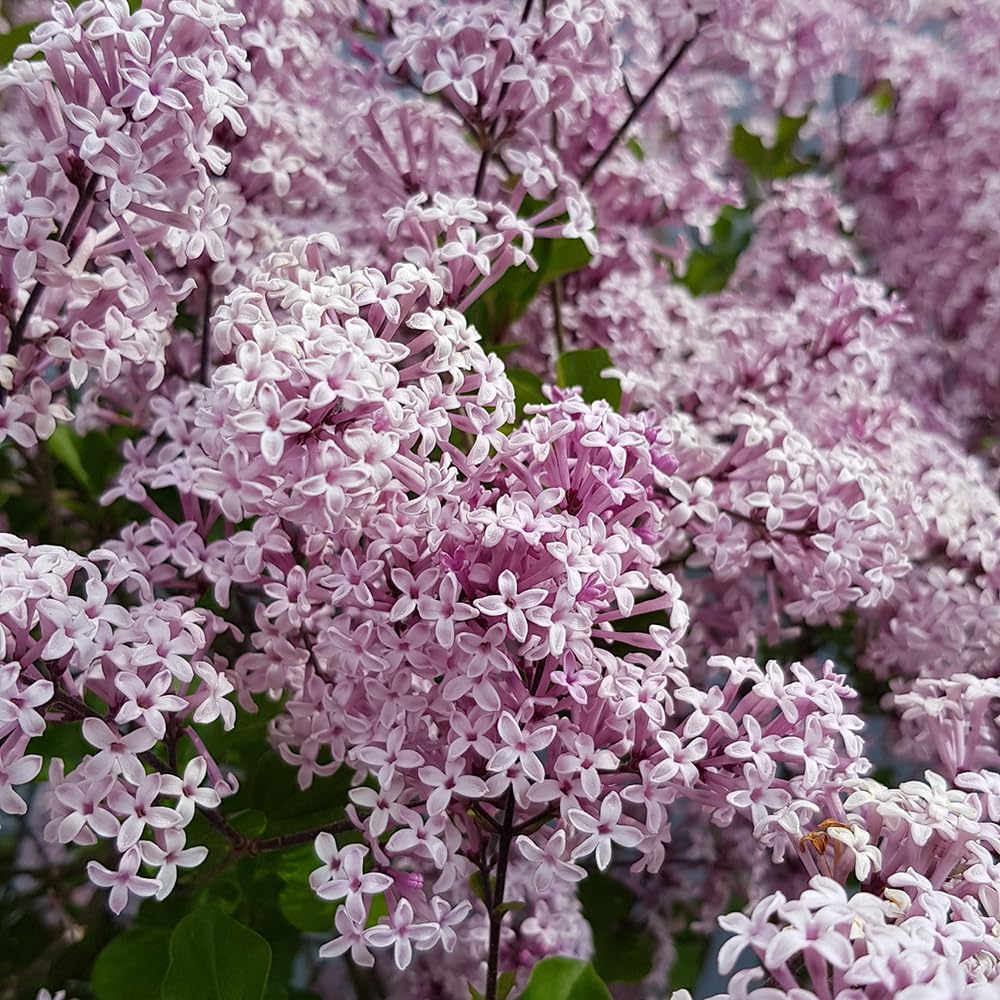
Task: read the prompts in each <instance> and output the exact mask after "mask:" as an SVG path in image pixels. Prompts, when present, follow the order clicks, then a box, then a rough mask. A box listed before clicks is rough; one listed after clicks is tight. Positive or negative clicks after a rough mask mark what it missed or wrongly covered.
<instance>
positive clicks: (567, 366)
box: [556, 347, 622, 410]
mask: <svg viewBox="0 0 1000 1000" xmlns="http://www.w3.org/2000/svg"><path fill="white" fill-rule="evenodd" d="M610 367H612V365H611V358H610V356H609V355H608V352H607V351H606V350H604V348H603V347H596V348H594V349H592V350H588V351H567V352H566V353H565V354H560V355H559V359H558V360H557V361H556V375H557V378H558V381H559V385H560V386H562V387H563V388H564V389H567V388H570V387H571V386H576V385H578V386H579V387H580V389H581V390H582V392H583V398H584V399H585V400H586V401H587V402H588V403H593V402H595V401H596V400H598V399H605V400H607V401H608V402H609V403H610V404H611V406H612V407H613V408H614V409H616V410H617V409H618V406H619V404H620V403H621V401H622V386H621V382H619V381H618V380H617V379H613V378H603V377H602V376H601V372H602V371H603V370H604V369H605V368H610Z"/></svg>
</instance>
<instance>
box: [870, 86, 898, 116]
mask: <svg viewBox="0 0 1000 1000" xmlns="http://www.w3.org/2000/svg"><path fill="white" fill-rule="evenodd" d="M868 93H869V95H870V96H871V101H872V104H873V105H874V106H875V113H876V114H879V115H887V114H888V113H889V112H890V111H891V110H892V106H893V104H895V103H896V97H897V94H896V88H895V87H893V85H892V83H891V82H890V81H889V80H876V81H875V83H874V84H873V85H872V87H871V89H870V90H869V92H868Z"/></svg>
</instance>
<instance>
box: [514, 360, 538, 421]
mask: <svg viewBox="0 0 1000 1000" xmlns="http://www.w3.org/2000/svg"><path fill="white" fill-rule="evenodd" d="M507 378H509V379H510V383H511V385H513V386H514V403H515V405H516V407H517V419H518V420H522V419H523V418H524V408H525V407H526V406H537V405H539V404H541V403H547V402H548V400H547V399H546V398H545V396H544V395H543V394H542V380H541V379H540V378H539V377H538V376H537V375H536V374H535V373H534V372H529V371H528V369H527V368H508V369H507Z"/></svg>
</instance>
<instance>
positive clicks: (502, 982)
mask: <svg viewBox="0 0 1000 1000" xmlns="http://www.w3.org/2000/svg"><path fill="white" fill-rule="evenodd" d="M516 984H517V974H516V973H514V972H501V973H500V975H499V976H498V977H497V997H498V1000H507V997H509V996H510V995H511V993H512V992H513V991H514V986H515V985H516Z"/></svg>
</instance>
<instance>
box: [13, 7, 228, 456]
mask: <svg viewBox="0 0 1000 1000" xmlns="http://www.w3.org/2000/svg"><path fill="white" fill-rule="evenodd" d="M242 20H243V19H242V17H241V16H240V15H238V14H236V13H234V12H227V11H226V10H225V9H224V8H223V7H222V6H220V5H216V4H211V3H209V4H203V5H201V6H200V7H199V8H198V9H197V10H196V9H195V8H194V7H191V6H190V5H177V4H167V3H162V4H161V3H154V4H147V5H145V6H144V7H143V8H142V9H140V10H139V11H136V12H134V13H133V12H131V11H130V10H129V8H128V7H127V5H125V4H124V3H120V4H119V3H108V4H105V3H102V2H89V3H85V4H82V5H80V6H79V7H77V8H76V9H73V8H71V7H70V6H69V5H68V4H65V3H57V4H55V5H54V7H53V10H52V19H51V20H47V21H44V22H43V23H42V24H40V25H39V26H38V27H37V28H35V29H34V31H33V33H32V41H31V43H30V44H29V45H27V46H24V47H23V48H22V49H21V50H20V51H19V56H20V57H21V58H20V59H19V60H18V61H16V62H15V63H13V64H12V65H11V66H10V67H8V68H7V69H5V70H3V71H2V73H0V92H2V93H3V95H4V110H3V112H2V122H3V135H4V145H3V147H2V149H0V156H2V157H3V159H4V160H5V161H11V162H13V164H14V169H13V170H11V171H9V172H7V173H6V174H5V175H4V176H3V179H2V181H0V223H2V225H0V342H2V343H3V344H4V346H5V349H6V350H7V351H8V352H10V353H11V354H12V355H13V357H14V361H13V362H12V366H11V367H12V368H13V375H12V377H11V379H10V383H11V384H10V385H8V386H5V387H4V394H5V396H6V394H7V393H8V392H11V390H13V391H12V392H11V395H10V398H9V399H5V402H4V412H5V418H4V437H6V436H7V435H10V436H11V437H12V438H13V439H14V440H16V441H19V443H20V444H21V445H22V446H24V447H27V446H30V445H31V444H32V443H33V442H34V440H35V439H36V438H38V439H45V438H47V437H49V436H50V435H51V433H52V430H53V428H54V426H55V420H61V421H65V420H68V419H69V418H70V414H69V412H68V411H67V410H66V409H65V407H64V406H62V405H61V404H60V403H58V402H56V401H55V400H52V401H51V402H50V401H49V399H48V397H47V394H48V393H49V392H53V391H54V390H55V389H62V388H64V387H65V386H67V385H69V386H71V387H73V388H78V387H80V386H81V385H82V384H83V382H84V381H86V380H87V378H88V377H89V376H90V374H91V373H95V374H96V376H97V378H98V379H99V380H100V381H101V382H103V383H105V384H110V383H112V382H114V381H115V380H116V379H117V378H118V377H119V375H120V373H121V372H122V370H123V368H124V369H130V368H132V367H133V366H134V367H136V368H138V369H140V370H141V371H142V380H143V381H144V382H145V383H146V384H147V385H148V387H150V388H152V387H155V385H156V384H157V383H158V382H159V381H160V380H161V379H162V378H163V373H164V365H165V353H164V352H165V348H166V345H167V344H168V342H169V340H170V327H169V323H170V318H171V315H172V311H173V308H174V304H175V303H176V302H177V301H179V300H180V299H183V298H184V297H185V296H187V295H188V294H190V292H191V290H192V288H193V287H194V285H195V282H194V281H193V280H192V279H191V278H189V277H188V278H184V279H183V280H177V279H176V277H172V276H170V275H169V274H167V273H164V272H165V271H168V270H169V269H166V268H162V267H158V266H157V265H156V263H155V262H154V261H152V260H150V259H149V257H147V254H146V251H147V250H151V249H153V248H155V247H158V246H159V245H160V244H161V243H162V242H163V241H165V240H167V239H179V238H180V237H178V236H176V235H175V234H178V233H191V230H196V228H197V227H196V225H195V224H194V222H193V219H194V218H195V217H196V216H197V213H198V211H199V208H198V206H201V205H203V204H207V199H208V200H210V199H211V197H212V195H210V194H208V193H207V192H208V191H210V190H211V177H212V175H213V174H218V173H221V172H222V171H223V169H224V168H225V166H226V164H227V162H228V159H229V154H228V153H226V152H225V151H224V150H223V149H222V148H221V147H219V146H218V145H216V144H215V142H214V132H215V130H216V128H217V127H218V126H219V125H220V124H221V123H223V122H225V123H226V125H227V126H228V127H229V128H231V129H234V130H235V131H236V132H241V131H242V130H243V120H242V118H241V113H240V109H241V108H242V106H243V105H244V104H245V103H246V95H245V94H244V93H243V91H242V90H241V89H240V88H239V87H236V86H233V85H232V84H231V83H229V82H228V81H226V79H225V78H226V77H227V76H231V75H232V74H233V73H235V71H236V69H237V68H239V67H240V66H242V65H243V63H244V59H245V56H244V54H243V50H242V49H241V48H240V46H239V45H238V44H237V43H236V42H235V40H234V33H235V32H236V31H237V29H238V28H239V26H240V25H241V24H242ZM33 55H41V56H42V57H43V58H42V59H41V60H30V61H29V59H28V58H27V57H29V56H33ZM192 238H197V234H196V233H195V234H192ZM203 252H204V251H202V250H198V251H196V250H195V249H193V248H191V247H190V246H189V251H188V257H190V258H199V257H201V256H202V254H203ZM208 253H209V256H210V255H211V246H210V245H209V248H208ZM209 256H206V257H205V260H208V259H209ZM53 362H55V363H56V364H57V365H58V367H59V368H60V370H61V374H60V376H59V378H58V379H57V380H56V381H55V382H54V383H53V381H52V379H51V378H50V377H46V376H44V374H43V373H44V372H45V371H46V369H48V368H49V366H51V365H52V364H53Z"/></svg>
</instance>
